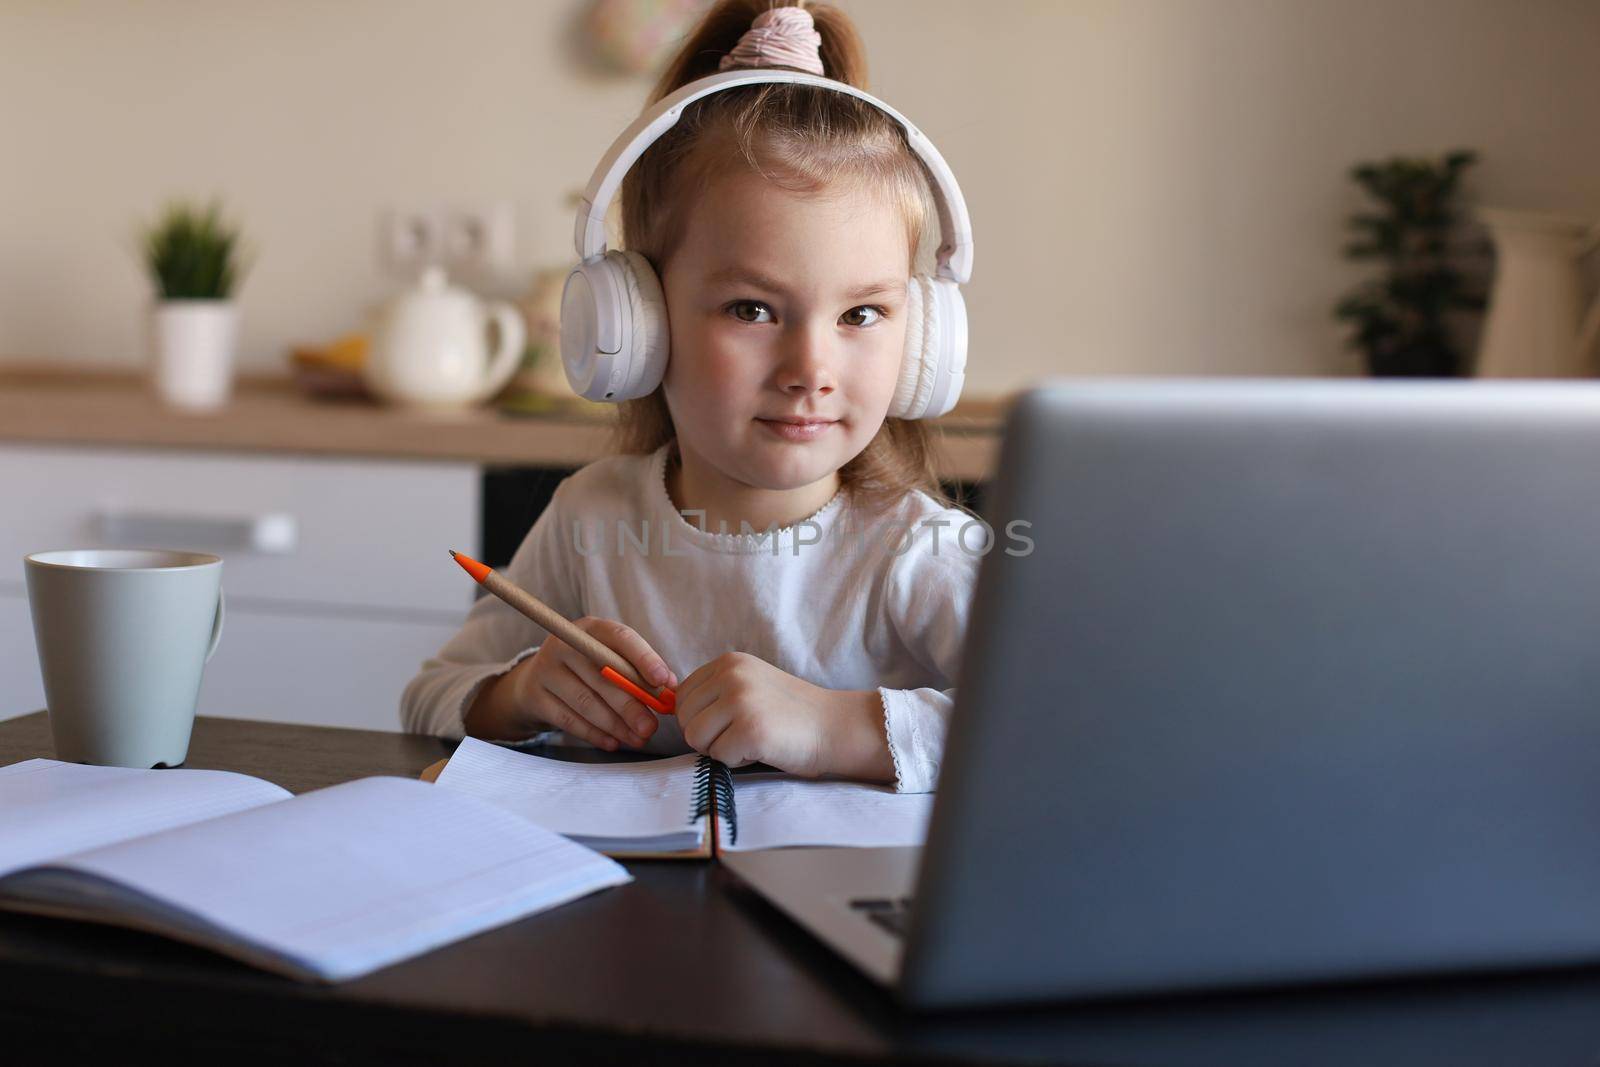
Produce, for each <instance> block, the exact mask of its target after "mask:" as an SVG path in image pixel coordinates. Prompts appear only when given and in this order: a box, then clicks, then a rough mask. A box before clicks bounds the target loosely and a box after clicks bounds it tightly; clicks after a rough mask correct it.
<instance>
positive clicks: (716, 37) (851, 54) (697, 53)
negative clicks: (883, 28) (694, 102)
mask: <svg viewBox="0 0 1600 1067" xmlns="http://www.w3.org/2000/svg"><path fill="white" fill-rule="evenodd" d="M775 7H799V8H804V9H805V10H806V11H808V12H809V13H810V14H811V21H812V22H813V23H814V24H815V25H816V27H817V32H818V33H819V34H821V35H822V47H821V49H820V54H821V57H822V73H823V77H826V78H832V79H833V80H834V81H840V82H844V83H845V84H846V85H849V86H852V87H854V88H856V89H860V90H862V91H863V92H866V91H867V48H866V45H865V44H863V43H862V41H861V35H860V34H859V33H857V32H856V27H855V23H853V22H851V21H850V17H849V16H848V15H846V14H845V13H844V12H843V11H840V10H839V9H838V8H836V7H834V6H833V5H832V4H813V3H808V2H807V0H796V2H795V3H792V4H791V3H774V2H773V0H718V3H716V4H714V5H713V6H712V7H711V9H710V10H708V11H707V12H706V13H705V15H704V16H703V17H702V18H701V20H700V24H699V25H698V26H696V27H695V28H694V30H693V31H692V32H691V33H690V34H689V36H688V37H687V38H686V39H685V40H684V42H683V45H682V46H681V47H680V48H679V49H678V52H677V54H676V55H675V56H673V58H672V61H671V62H670V63H668V64H667V69H666V70H665V71H664V72H663V73H662V75H661V78H660V80H659V81H657V82H656V86H655V88H654V89H652V90H651V91H650V99H649V101H648V103H650V104H653V103H655V102H656V101H657V100H660V99H661V98H662V97H665V96H670V95H672V94H673V93H674V92H676V91H677V90H679V89H682V88H683V87H684V86H685V85H688V84H689V83H690V82H692V81H699V80H700V79H701V78H705V77H708V76H710V75H712V74H716V73H717V64H718V63H720V62H721V61H722V57H723V56H725V55H727V54H728V53H729V52H731V51H733V48H734V46H735V45H737V44H738V43H739V39H740V38H741V37H743V36H744V34H745V31H746V30H748V29H749V28H750V24H751V23H752V22H754V21H755V18H756V16H757V15H759V14H761V13H762V12H763V11H768V10H771V9H772V8H775Z"/></svg>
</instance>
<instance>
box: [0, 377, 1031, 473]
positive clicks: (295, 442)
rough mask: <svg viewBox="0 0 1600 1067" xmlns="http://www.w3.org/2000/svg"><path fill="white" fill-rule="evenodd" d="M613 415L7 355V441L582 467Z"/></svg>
mask: <svg viewBox="0 0 1600 1067" xmlns="http://www.w3.org/2000/svg"><path fill="white" fill-rule="evenodd" d="M1004 405H1005V401H1004V400H982V399H980V400H974V401H970V402H963V403H962V404H960V405H958V406H957V408H956V410H955V411H953V412H951V413H950V414H949V415H947V416H945V417H944V418H942V419H938V420H936V422H935V425H936V426H937V427H938V428H939V432H938V434H936V448H937V453H936V454H937V465H938V470H939V475H940V477H942V478H945V479H947V480H951V481H977V480H980V479H983V478H986V477H988V476H989V474H990V473H991V472H992V469H993V465H994V463H995V461H996V458H997V455H998V449H999V425H1000V420H1001V416H1002V414H1003V411H1004ZM610 432H611V420H610V418H609V417H601V418H596V417H590V416H583V415H568V416H556V415H540V416H526V415H508V414H504V413H501V412H498V411H496V410H494V409H493V408H475V409H470V410H467V411H458V412H450V413H436V412H423V411H412V410H405V409H400V408H389V407H382V406H379V405H377V404H374V403H372V402H370V401H366V400H337V401H334V400H320V399H314V398H311V397H309V396H307V395H306V394H305V393H303V392H301V391H300V390H299V389H298V388H296V387H295V385H294V384H293V383H292V382H291V381H290V380H289V379H288V378H274V377H255V378H250V377H245V378H241V379H240V381H239V382H238V383H237V384H236V387H235V390H234V397H233V401H232V402H231V403H230V404H229V406H228V407H227V408H225V409H223V410H221V411H218V412H214V413H205V414H195V413H189V412H182V411H176V410H173V409H171V408H167V407H164V406H162V405H161V404H160V403H159V402H158V401H157V400H156V398H155V397H154V396H153V395H152V394H151V392H150V389H149V387H148V384H147V382H146V380H145V378H144V377H143V376H142V375H140V374H137V373H130V372H127V371H104V370H87V369H84V370H63V369H39V368H31V367H25V366H11V367H6V366H3V365H0V442H20V443H37V444H84V445H127V446H133V447H171V448H185V449H191V450H193V449H202V450H216V451H236V452H279V453H309V454H317V455H341V456H378V457H386V458H404V459H423V460H427V459H438V460H457V461H459V460H468V461H472V462H477V463H483V464H504V465H522V466H537V467H577V466H581V465H583V464H585V463H588V462H590V461H591V460H594V459H597V458H599V457H601V456H603V455H605V454H606V453H607V451H608V443H609V435H610Z"/></svg>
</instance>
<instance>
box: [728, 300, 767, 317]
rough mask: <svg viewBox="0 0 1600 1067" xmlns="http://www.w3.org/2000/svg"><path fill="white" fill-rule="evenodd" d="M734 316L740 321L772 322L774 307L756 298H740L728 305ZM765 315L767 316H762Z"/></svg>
mask: <svg viewBox="0 0 1600 1067" xmlns="http://www.w3.org/2000/svg"><path fill="white" fill-rule="evenodd" d="M728 310H729V311H731V312H733V317H734V318H736V319H738V320H739V321H740V322H771V321H772V309H771V308H769V307H767V305H765V304H762V303H758V302H757V301H754V300H738V301H735V302H734V303H733V304H730V305H729V306H728ZM762 315H765V316H766V318H762V317H761V316H762Z"/></svg>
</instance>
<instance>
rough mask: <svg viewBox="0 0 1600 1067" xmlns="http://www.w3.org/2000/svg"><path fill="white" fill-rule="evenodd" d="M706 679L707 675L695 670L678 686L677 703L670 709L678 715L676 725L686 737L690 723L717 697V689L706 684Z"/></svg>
mask: <svg viewBox="0 0 1600 1067" xmlns="http://www.w3.org/2000/svg"><path fill="white" fill-rule="evenodd" d="M707 680H708V679H707V676H705V675H702V674H701V673H700V672H699V671H695V672H694V673H693V674H691V675H689V677H687V678H685V679H684V680H683V684H682V685H680V686H679V687H678V690H677V693H678V703H677V706H676V707H674V708H673V709H672V713H673V714H674V715H676V716H677V717H678V726H679V727H681V728H682V730H683V735H684V737H686V738H687V737H688V736H689V727H690V725H692V724H693V723H694V721H695V719H697V718H699V717H700V713H701V712H702V711H704V710H705V709H706V708H708V707H710V706H711V704H712V703H714V702H715V701H716V699H717V693H718V692H719V690H718V689H717V687H716V686H714V685H707V684H706V682H707Z"/></svg>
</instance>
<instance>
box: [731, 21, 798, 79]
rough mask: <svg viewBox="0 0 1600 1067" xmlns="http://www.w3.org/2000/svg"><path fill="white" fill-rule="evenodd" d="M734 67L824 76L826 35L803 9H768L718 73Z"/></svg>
mask: <svg viewBox="0 0 1600 1067" xmlns="http://www.w3.org/2000/svg"><path fill="white" fill-rule="evenodd" d="M730 67H795V68H796V69H799V70H803V71H805V72H806V73H808V74H815V75H817V76H818V77H821V76H822V34H820V33H818V32H817V30H816V23H814V22H813V21H812V19H811V12H809V11H807V10H806V9H805V8H801V7H774V8H768V9H767V10H766V11H763V12H762V13H761V14H759V15H757V16H756V17H755V21H754V22H752V23H751V24H750V28H749V29H748V30H745V31H744V36H743V37H741V38H739V43H738V44H736V45H734V47H733V51H731V52H729V53H728V54H727V55H725V56H723V57H722V60H721V62H719V63H718V64H717V69H718V70H727V69H729V68H730Z"/></svg>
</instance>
